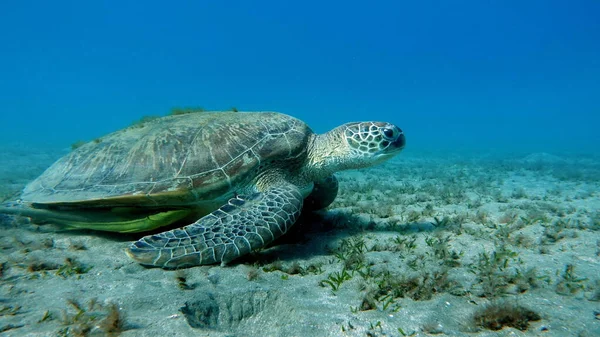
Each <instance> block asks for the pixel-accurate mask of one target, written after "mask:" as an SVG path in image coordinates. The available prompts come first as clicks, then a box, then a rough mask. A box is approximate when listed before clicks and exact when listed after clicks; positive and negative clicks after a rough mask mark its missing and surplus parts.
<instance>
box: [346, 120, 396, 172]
mask: <svg viewBox="0 0 600 337" xmlns="http://www.w3.org/2000/svg"><path fill="white" fill-rule="evenodd" d="M340 129H342V130H340V131H343V132H344V135H343V136H344V137H343V138H344V140H345V141H346V143H347V144H348V150H349V154H348V155H349V156H350V157H352V158H355V160H357V161H358V162H362V161H365V164H366V165H365V166H370V165H373V164H376V163H379V162H381V161H384V160H387V159H389V158H391V157H393V156H395V155H396V154H398V153H399V152H400V151H401V150H402V149H403V148H404V145H405V144H406V138H405V137H404V132H402V130H401V129H400V128H399V127H397V126H396V125H394V124H390V123H386V122H355V123H347V124H344V125H342V126H341V127H340ZM361 166H362V165H361Z"/></svg>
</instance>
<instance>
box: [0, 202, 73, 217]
mask: <svg viewBox="0 0 600 337" xmlns="http://www.w3.org/2000/svg"><path fill="white" fill-rule="evenodd" d="M0 213H1V214H10V215H18V216H26V217H30V218H33V219H35V220H37V221H43V222H49V221H85V218H84V217H81V216H78V215H75V214H67V213H65V214H60V213H57V212H55V211H51V210H47V209H38V208H34V207H33V206H32V205H31V204H29V203H19V202H6V203H3V204H2V205H0Z"/></svg>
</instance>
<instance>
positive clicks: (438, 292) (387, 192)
mask: <svg viewBox="0 0 600 337" xmlns="http://www.w3.org/2000/svg"><path fill="white" fill-rule="evenodd" d="M16 152H18V153H16ZM60 155H61V151H54V152H52V151H43V152H42V153H40V151H33V150H29V149H24V148H21V149H19V151H16V150H15V151H12V152H10V153H9V152H8V151H4V152H3V153H1V156H0V157H1V158H2V159H3V167H2V169H1V170H0V174H1V176H0V178H1V181H2V184H3V185H2V186H1V188H2V190H1V191H3V193H4V194H3V195H9V194H10V193H12V192H14V191H16V190H17V189H20V188H22V186H23V185H24V184H25V183H26V182H27V180H29V179H32V178H34V177H35V176H36V175H37V174H39V173H41V171H42V170H43V169H44V168H45V167H46V166H47V165H49V164H50V163H51V162H52V160H54V159H55V158H57V157H58V156H60ZM596 159H597V158H596ZM24 168H27V170H25V169H24ZM339 179H340V195H339V197H338V199H337V200H336V202H335V203H334V204H333V205H332V206H331V207H330V209H329V210H328V212H327V213H322V214H320V215H318V216H313V217H307V218H305V219H303V220H302V223H301V224H298V225H297V227H298V228H297V230H295V231H294V233H291V235H290V237H289V238H286V239H285V240H282V241H281V242H280V244H279V245H277V246H274V247H271V248H269V249H267V250H264V251H261V252H259V253H256V254H253V255H252V256H250V257H248V258H244V259H242V260H240V261H236V263H234V264H232V265H231V266H228V267H220V266H203V267H196V268H190V269H186V270H184V271H166V270H162V269H147V268H144V267H141V266H139V265H137V264H136V263H134V262H133V261H131V260H129V259H128V257H127V256H126V255H125V254H124V248H125V247H126V246H127V245H128V242H129V241H130V240H134V239H135V238H136V236H127V237H123V236H119V235H106V234H101V233H91V232H68V231H67V232H64V231H56V228H54V227H52V226H50V225H43V226H39V225H35V224H30V223H29V222H28V221H27V219H22V218H21V219H17V218H13V217H8V216H0V227H1V228H0V229H1V230H2V236H1V237H0V263H4V269H3V272H2V276H1V277H0V310H1V311H0V329H3V330H6V331H4V332H3V335H6V336H60V335H62V336H76V335H78V333H80V334H82V335H85V334H86V333H87V334H88V335H96V336H102V335H106V331H107V329H108V328H107V327H106V326H103V324H105V323H103V322H104V321H105V316H106V315H107V312H109V309H108V307H109V304H110V303H114V304H116V305H117V306H118V308H119V309H120V312H121V313H122V314H123V315H124V325H123V327H124V331H123V332H122V333H121V336H191V335H198V336H286V337H288V336H402V334H403V333H404V334H406V335H413V336H425V335H429V334H434V333H437V334H439V335H448V336H465V335H470V336H599V335H600V317H599V315H600V314H599V313H598V312H600V302H598V301H599V300H600V257H599V254H600V215H599V213H598V210H599V209H600V192H599V191H600V163H599V162H598V161H597V160H596V161H595V160H594V158H585V159H574V158H561V157H557V156H552V155H546V154H532V155H529V156H521V157H520V158H518V159H504V160H492V159H489V158H488V159H481V160H478V159H473V158H467V157H461V156H455V157H453V158H452V159H439V158H431V157H422V158H421V157H414V156H411V155H410V154H406V155H404V154H403V155H400V156H399V157H398V158H397V159H394V160H393V162H390V163H387V164H385V165H382V166H379V167H376V168H372V169H368V170H364V171H354V172H346V173H341V174H339ZM428 205H429V206H428ZM445 216H447V217H449V218H450V219H451V220H450V221H449V222H447V223H444V224H442V222H443V220H442V219H443V218H444V217H445ZM435 218H437V219H438V221H439V222H440V223H439V224H438V226H437V228H436V225H434V224H433V223H435V222H436V220H435ZM403 240H405V241H403ZM411 240H414V247H412V248H411V245H410V244H408V242H410V241H411ZM445 241H447V243H445V244H444V243H440V242H445ZM343 242H344V243H343ZM81 246H83V247H85V248H86V249H83V250H82V249H78V248H81ZM340 246H341V247H342V248H340ZM353 249H354V253H355V254H352V251H353ZM494 251H496V253H497V254H496V258H494V256H493V255H492V252H494ZM484 252H485V253H486V255H482V253H484ZM336 253H337V254H336ZM486 257H487V259H486ZM66 258H70V259H74V260H76V261H77V262H80V263H81V264H82V265H83V266H86V267H91V269H90V270H89V271H88V272H86V273H82V274H76V275H72V276H67V277H62V276H59V275H57V272H58V270H57V269H56V268H57V267H59V266H60V265H64V264H65V259H66ZM340 259H341V260H340ZM486 261H487V262H488V264H485V262H486ZM294 263H297V264H299V266H300V267H302V268H304V269H305V270H306V269H307V268H308V267H309V266H311V265H313V266H316V267H320V268H316V270H315V271H312V272H309V271H306V272H304V273H302V274H298V273H295V272H292V271H291V270H289V269H290V267H291V266H292V265H293V264H294ZM344 263H346V265H347V268H346V273H347V275H346V278H347V279H346V280H344V281H343V282H341V284H339V287H337V284H336V282H335V281H332V280H334V279H335V278H336V276H340V275H343V269H344ZM567 265H571V266H572V268H569V271H570V274H568V275H565V268H566V266H567ZM263 268H265V269H266V270H271V269H283V270H284V271H288V272H290V274H288V273H286V272H284V271H280V270H275V271H263ZM531 268H535V272H532V270H531ZM31 269H47V270H37V271H31ZM528 271H529V273H530V274H527V272H528ZM436 272H437V274H436ZM436 275H437V276H436ZM520 275H521V276H520ZM523 275H525V276H523ZM442 276H444V277H442ZM565 276H566V279H565ZM177 277H185V279H186V280H185V283H186V285H187V286H186V287H187V288H193V289H182V287H180V285H179V283H180V282H179V281H178V279H177ZM427 277H429V278H427ZM323 280H329V281H330V282H331V284H336V288H337V289H336V290H335V291H334V290H333V289H332V286H331V284H328V283H327V282H325V283H323V282H322V281H323ZM386 282H387V286H386ZM365 298H370V299H369V301H371V303H372V306H374V307H373V308H369V307H368V305H367V307H362V308H361V305H362V304H363V299H365ZM69 299H74V300H77V301H78V302H79V303H80V304H81V308H82V309H83V310H82V312H81V313H80V314H79V316H77V317H76V314H77V312H78V310H77V309H75V307H74V306H73V305H70V304H68V302H67V300H69ZM92 299H97V302H98V303H99V304H97V305H92V307H91V308H88V305H89V303H90V300H92ZM369 301H367V302H369ZM186 302H187V304H188V308H190V309H189V310H190V311H192V312H196V313H200V312H204V314H205V315H204V316H202V317H200V321H201V322H204V323H207V324H208V325H209V326H210V327H205V328H192V327H191V326H190V324H189V321H188V318H186V316H185V315H184V314H183V312H182V311H181V308H182V307H184V306H186ZM489 303H508V304H514V305H521V306H523V307H526V308H528V309H530V310H533V311H535V312H536V313H537V314H539V316H540V317H541V320H538V321H535V322H530V324H529V328H528V329H527V330H526V331H520V330H518V329H515V328H511V327H505V328H503V329H502V330H500V331H491V330H486V329H484V328H482V327H478V326H477V324H475V323H474V322H473V318H472V317H473V315H474V313H475V312H478V311H480V310H482V308H484V307H485V306H486V305H488V304H489ZM364 309H369V310H364ZM194 310H197V311H194ZM202 310H204V311H202ZM184 311H185V310H184ZM46 312H48V314H49V315H50V317H49V318H47V319H45V320H42V318H43V317H44V315H45V313H46ZM198 315H200V314H198ZM86 326H87V327H88V328H89V329H90V330H89V331H86V330H85V327H86ZM79 330H83V331H79Z"/></svg>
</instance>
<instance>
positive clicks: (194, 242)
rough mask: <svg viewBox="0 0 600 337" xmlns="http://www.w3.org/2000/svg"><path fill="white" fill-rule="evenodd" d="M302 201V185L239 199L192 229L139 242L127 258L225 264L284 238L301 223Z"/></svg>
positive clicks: (152, 263) (171, 265)
mask: <svg viewBox="0 0 600 337" xmlns="http://www.w3.org/2000/svg"><path fill="white" fill-rule="evenodd" d="M302 202H303V197H302V193H301V192H300V190H299V189H298V187H296V186H295V185H292V184H287V183H286V184H280V185H277V186H274V187H272V188H270V189H268V190H266V191H264V192H261V193H255V194H252V195H250V196H248V197H244V196H237V197H235V198H231V199H229V201H228V202H227V204H225V205H223V206H221V207H220V208H219V209H217V210H215V211H213V212H212V213H210V214H208V215H206V216H204V217H202V218H201V219H199V220H198V221H196V222H195V223H193V224H191V225H188V226H185V227H183V228H181V229H174V230H171V231H168V232H163V233H160V234H156V235H149V236H145V237H143V238H141V239H140V240H139V241H136V242H134V243H133V244H132V245H131V246H129V248H128V249H127V254H128V255H129V256H130V257H131V258H133V259H134V260H136V261H138V262H139V263H141V264H144V265H150V266H157V267H163V268H177V267H191V266H197V265H204V264H213V263H217V262H221V265H225V264H227V263H228V262H230V261H232V260H234V259H236V258H238V257H240V256H242V255H245V254H248V253H250V252H251V251H253V250H256V249H259V248H262V247H265V246H266V245H267V244H269V243H270V242H272V241H273V240H275V239H276V238H278V237H280V236H281V235H283V234H285V233H286V232H287V231H288V229H289V228H290V227H291V226H292V225H293V224H294V223H295V222H296V220H297V219H298V217H299V215H300V212H301V210H302Z"/></svg>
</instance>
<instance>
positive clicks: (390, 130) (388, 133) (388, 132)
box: [383, 128, 394, 139]
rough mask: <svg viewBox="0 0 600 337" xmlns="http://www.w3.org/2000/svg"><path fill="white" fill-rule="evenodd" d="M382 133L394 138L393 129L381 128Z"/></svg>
mask: <svg viewBox="0 0 600 337" xmlns="http://www.w3.org/2000/svg"><path fill="white" fill-rule="evenodd" d="M383 135H384V136H385V138H388V139H392V138H394V130H392V129H391V128H385V129H383Z"/></svg>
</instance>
